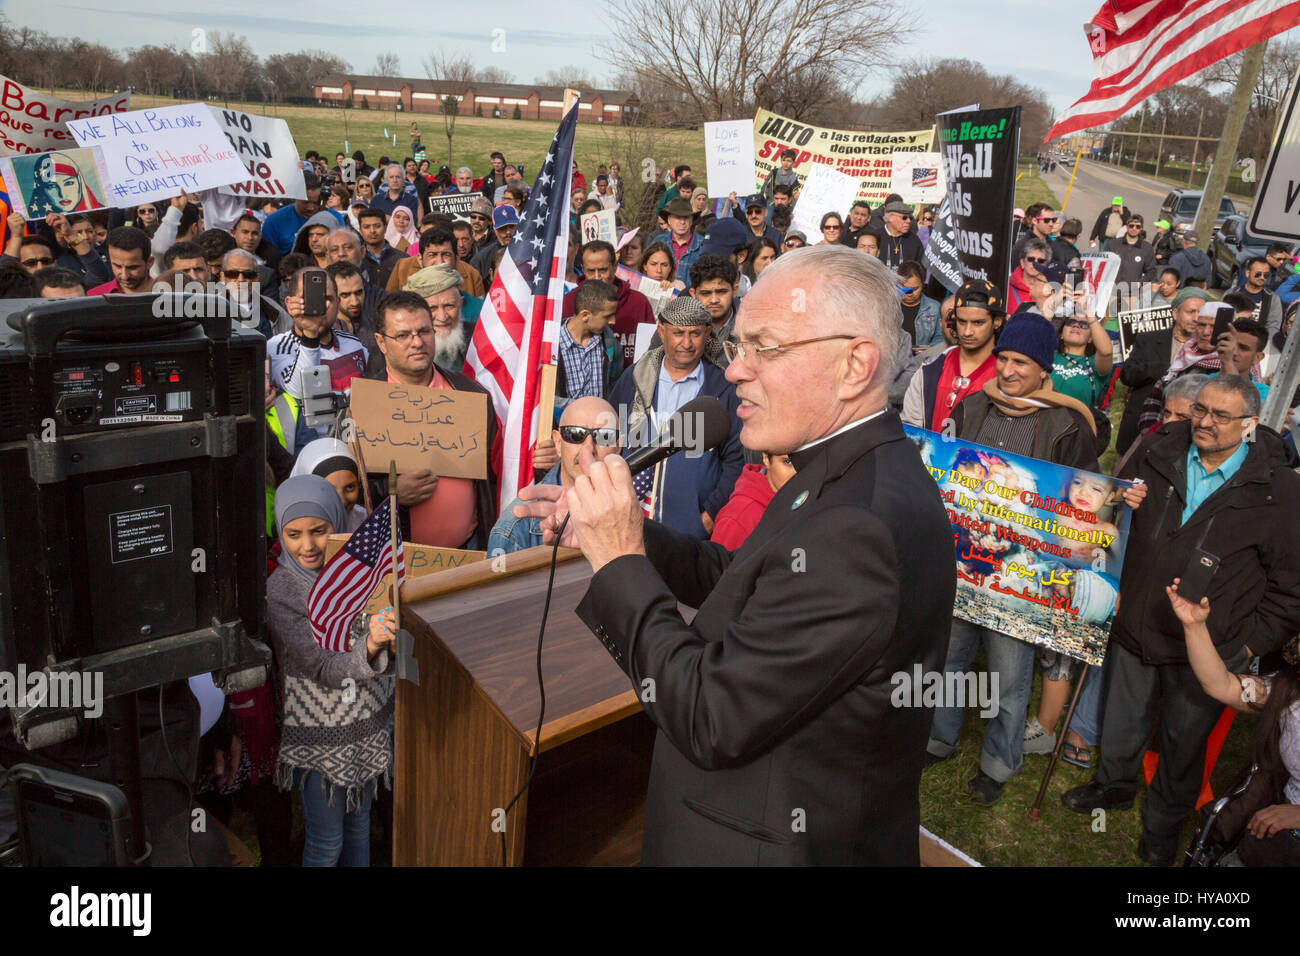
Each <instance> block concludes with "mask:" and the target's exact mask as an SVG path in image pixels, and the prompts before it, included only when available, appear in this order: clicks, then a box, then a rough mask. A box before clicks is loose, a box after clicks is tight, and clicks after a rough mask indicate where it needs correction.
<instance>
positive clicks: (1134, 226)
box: [1128, 222, 1142, 229]
mask: <svg viewBox="0 0 1300 956" xmlns="http://www.w3.org/2000/svg"><path fill="white" fill-rule="evenodd" d="M1128 227H1129V228H1130V229H1141V228H1142V223H1140V222H1130V223H1129V224H1128Z"/></svg>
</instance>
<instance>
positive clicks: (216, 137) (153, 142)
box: [68, 103, 248, 206]
mask: <svg viewBox="0 0 1300 956" xmlns="http://www.w3.org/2000/svg"><path fill="white" fill-rule="evenodd" d="M68 129H69V130H70V131H71V132H72V135H73V136H74V137H75V138H76V140H77V142H78V143H80V144H81V145H82V146H98V147H100V149H101V150H102V151H103V154H104V167H105V170H106V172H107V173H108V178H109V180H110V182H111V184H112V185H111V186H110V188H109V192H110V194H111V195H110V198H109V200H108V203H109V205H112V206H135V205H139V204H140V203H144V202H154V201H156V200H159V199H170V198H171V197H173V196H179V195H180V193H181V190H184V191H185V192H189V193H195V192H199V191H200V190H203V189H215V188H217V187H218V186H227V185H229V184H230V183H234V182H242V181H244V180H246V179H248V169H247V168H246V167H245V166H244V164H243V163H241V162H240V161H239V155H238V154H237V153H236V152H235V148H234V147H233V146H231V145H230V140H228V139H226V136H225V134H224V133H223V132H222V131H221V128H220V126H218V125H217V121H216V120H215V119H214V118H213V116H212V111H211V110H209V109H208V108H207V107H206V106H204V105H203V104H202V103H187V104H184V105H181V106H166V107H162V108H160V109H154V110H136V111H135V112H131V113H110V114H108V115H107V116H102V117H97V118H94V119H82V120H69V121H68Z"/></svg>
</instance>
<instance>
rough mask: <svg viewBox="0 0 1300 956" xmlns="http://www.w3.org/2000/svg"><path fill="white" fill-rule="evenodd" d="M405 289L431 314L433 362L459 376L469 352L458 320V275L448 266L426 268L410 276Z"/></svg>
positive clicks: (462, 323)
mask: <svg viewBox="0 0 1300 956" xmlns="http://www.w3.org/2000/svg"><path fill="white" fill-rule="evenodd" d="M404 288H405V291H407V292H414V293H415V294H416V295H418V296H419V297H420V298H422V299H424V301H425V302H426V303H428V305H429V311H430V312H431V313H432V314H433V334H434V335H435V336H437V338H436V340H435V344H434V350H433V361H434V362H435V363H436V364H437V365H440V366H442V367H443V368H448V369H451V370H452V371H456V372H459V371H460V370H461V367H462V366H464V364H465V352H466V351H467V350H468V349H469V327H468V325H467V324H466V323H465V321H464V320H463V319H462V317H461V303H462V301H463V300H462V298H461V294H460V273H459V272H457V271H456V269H455V268H453V267H452V266H449V265H437V266H426V267H425V268H423V269H420V270H419V271H417V272H415V273H413V274H412V275H411V277H410V278H409V279H407V280H406V286H405V287H404Z"/></svg>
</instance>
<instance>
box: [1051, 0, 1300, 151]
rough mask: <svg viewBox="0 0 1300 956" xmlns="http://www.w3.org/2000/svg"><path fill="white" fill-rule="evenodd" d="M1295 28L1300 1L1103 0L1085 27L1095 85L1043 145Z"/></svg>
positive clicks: (1118, 113)
mask: <svg viewBox="0 0 1300 956" xmlns="http://www.w3.org/2000/svg"><path fill="white" fill-rule="evenodd" d="M1297 23H1300V0H1106V2H1105V3H1103V4H1102V7H1101V9H1100V10H1098V11H1097V13H1096V15H1095V16H1094V17H1093V18H1092V19H1091V20H1090V21H1089V22H1087V23H1085V24H1084V25H1083V29H1084V32H1085V33H1086V34H1087V36H1088V44H1089V46H1090V47H1091V48H1092V70H1093V80H1092V86H1091V87H1090V88H1089V89H1088V92H1087V93H1086V94H1085V95H1084V96H1083V98H1082V99H1080V100H1079V101H1078V102H1076V103H1075V104H1074V105H1073V106H1071V107H1070V108H1069V109H1067V110H1066V111H1065V113H1064V115H1063V116H1062V117H1061V118H1060V120H1058V121H1057V124H1056V125H1055V126H1053V127H1052V129H1051V132H1049V133H1048V134H1047V137H1046V139H1045V140H1044V141H1045V142H1046V141H1048V140H1053V139H1056V138H1057V137H1060V136H1065V135H1066V134H1067V133H1073V132H1075V131H1076V130H1081V129H1089V128H1091V127H1094V126H1100V125H1101V124H1103V123H1109V122H1110V121H1111V120H1113V119H1117V118H1118V117H1120V116H1122V115H1123V114H1125V113H1127V112H1128V111H1129V110H1131V109H1133V108H1134V107H1136V106H1137V105H1138V104H1139V103H1141V102H1142V101H1143V100H1145V99H1146V98H1147V97H1148V96H1150V95H1151V94H1153V93H1155V92H1157V91H1159V90H1162V89H1164V88H1165V87H1167V86H1172V85H1173V84H1175V83H1178V82H1179V81H1181V80H1184V79H1186V78H1187V77H1189V76H1191V75H1192V74H1193V73H1196V72H1199V71H1200V70H1203V69H1205V68H1206V67H1207V66H1209V65H1210V64H1211V63H1215V62H1217V61H1219V60H1222V59H1223V58H1224V57H1228V56H1231V55H1232V54H1234V53H1236V52H1238V51H1240V50H1244V49H1246V48H1247V47H1251V46H1254V45H1255V44H1256V43H1260V42H1262V41H1264V40H1267V39H1268V38H1269V37H1271V36H1274V35H1276V34H1278V33H1281V32H1283V31H1284V30H1289V29H1291V28H1292V27H1293V26H1295V25H1296V24H1297Z"/></svg>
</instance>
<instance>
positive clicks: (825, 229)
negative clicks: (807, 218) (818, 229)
mask: <svg viewBox="0 0 1300 956" xmlns="http://www.w3.org/2000/svg"><path fill="white" fill-rule="evenodd" d="M839 231H840V227H839V226H833V225H831V224H830V223H827V224H826V225H824V226H822V232H839Z"/></svg>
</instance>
